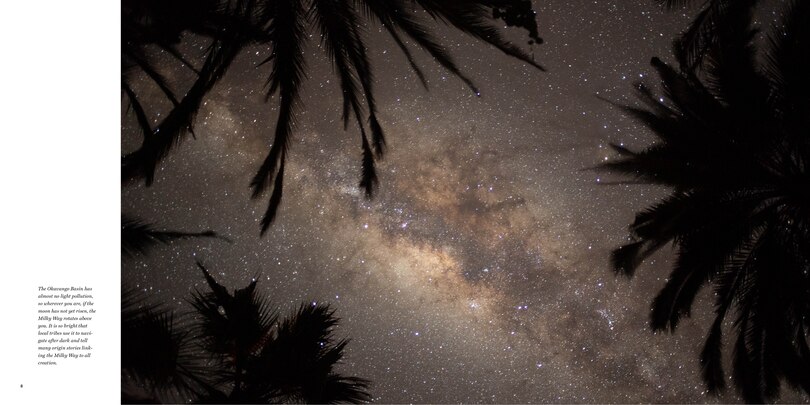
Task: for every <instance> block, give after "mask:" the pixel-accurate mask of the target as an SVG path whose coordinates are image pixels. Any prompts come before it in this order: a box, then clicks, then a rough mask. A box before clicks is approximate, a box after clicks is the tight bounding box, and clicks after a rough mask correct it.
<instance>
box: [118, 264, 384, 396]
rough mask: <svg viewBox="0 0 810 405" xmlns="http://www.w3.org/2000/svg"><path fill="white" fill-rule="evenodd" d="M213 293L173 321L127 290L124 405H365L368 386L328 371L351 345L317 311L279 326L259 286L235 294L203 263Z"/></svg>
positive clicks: (326, 314) (322, 310)
mask: <svg viewBox="0 0 810 405" xmlns="http://www.w3.org/2000/svg"><path fill="white" fill-rule="evenodd" d="M198 266H199V268H200V269H201V270H202V273H203V276H204V277H205V280H206V283H207V285H208V288H209V290H208V291H205V292H201V291H196V292H195V293H194V294H192V298H191V299H190V300H189V303H190V304H191V305H192V306H193V308H194V309H195V312H194V313H192V314H187V315H186V316H179V317H177V316H175V315H174V314H173V313H172V312H171V311H169V310H167V309H166V308H165V307H164V306H159V305H153V304H149V303H148V300H147V299H146V297H145V296H144V294H143V293H139V292H138V291H135V290H125V291H124V294H123V300H122V316H121V318H122V330H121V336H122V342H121V346H122V347H121V353H122V354H121V359H122V361H121V368H122V378H123V382H122V384H123V388H122V401H123V402H136V401H137V402H157V401H158V400H160V399H168V400H173V401H177V402H195V403H278V402H307V403H335V402H367V401H369V400H370V399H371V397H370V396H369V394H368V392H367V389H368V387H369V381H368V380H365V379H362V378H358V377H350V376H344V375H341V374H339V373H337V372H336V371H335V370H334V367H335V365H337V364H338V363H339V362H340V360H341V358H342V357H343V350H344V349H345V347H346V345H347V344H348V340H347V339H336V338H335V337H334V336H333V330H334V328H335V327H336V326H337V324H338V321H339V319H338V318H336V317H335V316H334V310H332V309H330V308H329V306H328V305H323V304H319V305H316V304H302V305H301V307H300V308H299V309H298V310H297V311H296V312H295V313H293V314H292V315H291V316H289V317H287V318H285V319H283V320H278V316H277V313H276V311H275V310H274V309H272V307H271V305H270V301H269V300H268V298H267V297H265V296H263V295H261V294H259V293H257V292H256V280H253V281H252V282H251V283H250V284H249V285H248V286H247V287H245V288H243V289H239V290H235V291H234V293H233V294H231V293H229V292H228V290H227V289H226V288H225V287H223V286H222V285H220V284H219V283H217V282H216V280H214V278H213V277H212V276H211V274H210V273H209V272H208V271H207V270H206V269H205V268H204V267H203V266H202V265H200V264H198Z"/></svg>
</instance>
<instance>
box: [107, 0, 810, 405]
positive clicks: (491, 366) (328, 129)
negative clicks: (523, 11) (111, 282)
mask: <svg viewBox="0 0 810 405" xmlns="http://www.w3.org/2000/svg"><path fill="white" fill-rule="evenodd" d="M535 10H537V12H538V24H539V27H540V34H541V36H543V38H544V40H545V43H544V44H542V45H534V46H533V48H531V51H532V52H533V54H534V56H535V58H536V60H537V61H538V62H540V63H541V64H543V65H544V67H546V68H547V69H548V72H540V71H538V70H536V69H533V68H532V67H530V66H527V65H526V64H524V63H521V62H520V61H517V60H513V59H510V58H508V57H506V56H504V55H502V54H501V53H499V52H498V51H497V50H495V49H493V48H491V47H488V46H485V45H483V44H481V43H477V42H474V41H473V40H472V39H470V38H468V37H465V36H463V35H461V34H458V33H456V32H452V31H451V30H448V29H444V28H440V29H439V31H438V32H439V33H440V34H441V37H442V43H443V44H445V45H446V46H448V48H450V50H451V52H452V53H453V55H454V56H455V57H456V58H457V61H458V63H459V65H460V66H461V68H462V71H464V72H465V73H467V74H468V75H469V76H470V77H471V78H472V79H473V80H474V81H475V82H476V84H477V85H478V87H479V89H480V93H481V94H480V97H478V96H476V94H473V93H472V92H471V91H470V90H469V89H468V88H467V87H466V86H465V85H464V83H463V82H461V81H460V80H458V79H456V78H455V77H453V76H452V75H450V74H449V73H448V72H445V71H443V70H442V69H441V67H440V66H439V65H438V64H436V63H435V62H433V61H432V60H431V59H430V58H429V57H428V56H427V55H426V54H423V53H420V52H419V51H417V50H416V49H415V48H413V49H414V54H415V55H416V56H417V59H418V61H419V63H420V65H421V66H422V67H423V69H424V71H425V73H426V76H427V79H428V82H429V86H430V88H429V91H425V90H424V89H423V88H422V87H421V84H420V83H419V81H418V80H417V78H416V76H415V74H414V73H413V72H412V71H411V70H410V68H409V66H408V64H407V62H406V61H405V59H404V57H403V56H402V55H401V52H400V51H399V49H397V47H396V46H395V44H394V43H393V41H391V40H390V39H388V38H387V37H386V36H385V35H384V33H383V32H382V31H380V30H378V28H377V27H376V26H372V27H369V28H368V30H369V33H368V34H369V35H368V38H369V41H368V43H369V48H370V49H369V53H370V55H371V57H372V61H373V62H374V64H373V67H374V69H375V71H374V73H375V78H376V81H375V84H376V93H375V94H376V98H377V103H378V105H379V110H380V119H381V123H382V125H383V127H384V129H385V130H386V135H387V140H388V147H389V148H388V152H387V155H386V157H385V159H384V160H383V161H381V162H380V163H379V164H378V175H379V177H380V187H379V190H378V193H377V195H376V196H375V198H374V199H373V200H370V201H369V200H366V199H365V198H364V197H363V195H362V191H361V190H359V189H358V187H357V183H358V181H359V175H360V148H359V136H358V131H357V128H356V126H354V125H352V124H350V125H349V128H348V130H346V131H344V130H343V125H342V122H341V120H340V110H341V101H340V99H339V95H340V91H339V89H338V86H337V79H336V78H335V76H334V75H333V74H332V72H331V69H330V67H329V65H328V61H327V60H326V58H325V57H324V56H323V55H322V51H321V50H320V49H318V46H317V42H318V41H317V40H314V41H311V42H310V43H309V44H308V46H307V47H306V52H307V57H308V58H309V62H308V63H309V67H310V69H309V78H308V80H307V81H306V83H305V85H304V95H303V103H304V108H303V109H302V112H301V114H300V115H299V116H298V125H297V128H296V130H295V133H294V136H293V142H292V148H291V150H290V156H289V160H288V166H287V169H286V178H285V192H284V193H285V194H284V200H283V202H282V205H281V209H280V212H279V217H278V219H277V221H276V223H275V224H274V225H273V226H272V227H271V228H270V230H269V231H268V233H267V234H266V235H265V237H264V238H259V221H260V219H261V215H262V214H263V212H264V209H265V205H264V204H265V203H266V201H265V200H261V199H259V200H251V199H250V198H249V197H250V192H249V189H248V184H249V181H250V179H251V177H252V175H253V173H254V171H255V170H256V169H257V168H258V166H259V165H260V163H261V161H262V159H263V158H264V156H265V154H266V152H267V150H268V149H269V146H270V142H271V139H272V129H273V126H274V125H275V114H276V109H275V103H276V101H275V100H274V99H271V100H270V101H269V102H268V103H265V102H264V90H263V88H262V83H263V80H264V78H265V75H266V71H265V70H262V68H255V67H254V66H255V64H256V63H258V62H260V61H261V60H263V59H264V58H265V57H266V53H265V50H263V49H255V50H250V51H248V52H245V53H244V54H243V55H242V57H240V59H238V60H237V63H236V64H235V65H234V66H232V67H231V70H230V71H229V73H228V74H227V75H226V77H225V79H223V81H221V82H220V83H219V84H218V85H217V86H216V87H215V88H214V90H213V91H212V93H211V94H210V95H209V97H208V98H207V101H206V103H205V105H204V106H203V108H202V110H201V111H200V113H199V115H198V117H197V121H196V126H195V132H196V139H189V140H187V141H186V142H184V143H183V144H182V145H181V146H180V147H178V148H177V150H176V151H175V152H174V153H173V154H172V155H170V156H169V158H167V159H166V161H165V162H164V163H163V164H162V165H161V166H160V167H159V170H158V175H157V178H156V181H155V184H154V185H153V186H152V187H149V188H145V187H143V186H141V185H138V186H130V187H126V188H124V189H123V191H122V201H123V207H122V209H123V210H124V211H125V212H129V213H133V214H136V215H138V216H140V217H142V218H145V219H149V220H150V221H154V222H156V223H159V224H161V225H164V226H166V227H171V228H175V229H185V230H202V229H213V230H216V231H217V232H219V233H222V234H224V235H226V236H228V237H229V238H230V239H232V241H233V243H231V244H229V243H225V242H223V241H220V240H191V241H183V242H178V243H174V244H172V245H171V246H166V247H160V248H157V249H155V250H154V252H153V253H152V254H151V255H150V256H148V257H145V258H144V257H140V258H136V259H134V260H130V261H126V262H124V264H123V270H122V279H123V281H124V282H125V283H128V284H130V285H136V286H137V287H138V288H142V289H144V290H145V291H148V292H150V293H151V294H152V295H153V296H154V297H155V299H158V300H164V301H169V302H172V303H174V305H176V306H177V308H179V309H181V310H183V309H184V308H185V309H189V308H188V304H187V303H185V302H184V301H183V299H184V298H185V297H187V296H188V294H189V292H190V291H192V290H193V288H194V287H195V286H196V287H202V286H203V284H204V280H203V279H202V277H201V276H200V274H199V272H198V271H197V270H196V268H195V265H194V260H195V259H200V260H201V261H202V262H203V263H204V264H205V265H206V267H207V268H209V269H210V270H211V271H212V273H213V274H214V276H215V277H218V278H219V280H220V281H221V283H222V284H223V285H226V286H228V287H229V288H237V287H243V286H244V285H246V284H247V283H248V282H249V281H250V280H251V278H253V277H257V278H259V280H260V282H259V284H258V288H260V289H262V290H263V291H264V292H266V293H267V294H268V295H269V296H270V297H271V298H272V300H273V302H274V303H275V304H276V305H278V306H280V307H281V308H282V313H286V312H288V311H290V310H292V309H293V308H295V307H296V306H297V305H298V304H299V303H300V302H329V303H331V304H332V305H334V308H336V309H337V315H338V316H339V317H340V318H341V319H342V320H341V324H340V326H339V328H338V330H337V332H338V335H340V336H345V337H350V338H351V343H350V344H349V345H348V347H347V349H346V351H347V357H346V358H345V360H344V365H343V366H342V367H343V370H344V371H345V372H346V373H348V374H353V375H358V376H361V377H364V378H368V379H370V380H371V381H372V382H373V386H372V388H371V392H372V394H373V396H374V400H375V402H382V403H400V402H430V403H446V402H473V403H491V402H497V403H524V402H588V403H592V402H738V401H739V398H738V397H737V396H736V394H735V393H734V392H733V391H731V392H729V393H727V394H725V395H724V396H721V397H719V398H714V397H710V396H707V395H706V393H705V388H704V386H703V384H702V382H701V380H700V365H699V363H698V360H697V354H698V353H699V351H700V345H701V343H702V337H703V334H704V333H705V329H706V328H707V327H708V323H707V321H708V320H709V319H710V318H711V309H710V308H711V307H710V304H709V300H708V298H709V293H710V291H703V293H702V294H701V295H700V296H699V298H698V301H697V302H696V305H695V311H694V313H693V317H692V318H689V319H686V320H685V321H683V322H682V324H681V325H680V326H679V328H678V331H677V332H676V333H675V334H674V335H663V334H653V333H652V332H651V331H650V330H649V327H648V323H647V316H648V312H649V305H650V302H651V300H652V298H653V297H654V295H655V293H656V291H657V290H658V289H659V288H660V287H661V286H662V285H663V282H664V277H666V275H667V274H668V270H669V269H670V265H671V262H670V259H671V258H670V256H669V255H668V254H659V255H656V256H653V257H652V259H650V260H648V261H646V262H645V264H644V265H643V266H642V268H641V269H640V270H639V272H638V274H637V276H636V277H635V278H634V279H632V280H627V279H624V278H621V277H615V276H614V275H613V273H612V271H611V270H610V268H609V263H608V258H609V252H610V250H611V249H612V248H615V247H617V246H619V245H620V244H621V243H622V242H623V241H625V240H626V233H627V232H626V226H627V224H629V223H630V222H631V221H632V218H633V216H634V213H635V212H636V211H638V210H639V209H641V208H643V207H645V206H647V205H648V204H650V203H651V202H653V201H655V200H656V199H657V198H660V197H661V196H663V195H665V193H666V190H664V189H661V188H656V187H652V186H642V185H605V184H601V183H605V182H610V181H612V180H616V179H615V178H610V177H608V176H606V175H605V174H604V173H602V172H598V171H594V170H588V168H590V167H593V166H595V165H597V164H599V163H600V162H603V161H605V160H607V159H610V158H611V157H612V156H613V154H612V152H611V150H610V148H609V147H608V144H609V143H611V142H616V143H623V144H626V145H628V146H630V147H640V146H644V145H647V144H649V143H650V142H651V141H652V139H653V138H652V136H651V134H649V133H647V132H646V130H644V129H642V128H641V127H640V126H638V125H637V124H635V123H634V122H633V121H632V120H630V119H629V118H628V117H626V116H623V115H622V113H621V112H620V111H619V110H618V109H617V108H615V107H613V106H611V105H610V104H609V103H607V102H605V101H603V100H601V99H600V97H603V98H606V99H609V100H614V101H617V102H620V103H633V102H634V100H633V97H632V94H633V83H635V82H638V81H646V82H647V83H650V84H654V83H655V75H654V72H653V69H652V68H651V67H650V66H649V60H650V58H651V57H652V56H660V57H662V58H663V59H664V60H668V61H669V60H671V59H672V58H671V56H670V52H669V49H670V44H671V40H672V38H674V36H675V35H676V34H677V33H678V32H679V31H680V30H681V29H682V28H684V27H686V25H687V24H688V22H689V21H690V20H691V17H692V12H693V11H694V10H685V11H683V12H680V11H673V12H666V11H664V10H662V9H660V8H659V7H658V6H657V4H656V3H655V2H653V1H646V0H644V1H635V2H619V1H578V2H569V1H542V2H535ZM510 35H513V36H512V37H510V38H514V40H515V41H523V42H522V43H523V44H525V41H526V38H524V36H523V35H525V34H524V33H523V32H517V31H516V32H514V33H511V34H510ZM195 46H196V44H195ZM199 46H203V45H202V44H200V45H199ZM526 47H527V49H529V48H528V45H526ZM173 72H174V73H173V74H176V75H178V76H180V75H182V74H183V72H182V68H179V67H178V68H176V70H175V71H173ZM170 73H171V71H170ZM155 95H156V97H155V99H158V98H159V97H158V96H159V95H158V94H157V93H155ZM130 118H131V117H125V118H124V120H123V122H122V125H123V135H124V136H123V138H124V139H123V142H122V144H123V145H122V147H123V149H124V151H128V150H131V148H133V147H134V146H135V145H136V144H135V142H136V141H137V140H138V136H139V135H138V132H137V128H136V125H135V122H134V120H130ZM156 119H157V118H156ZM795 395H797V394H795V393H793V392H790V391H785V392H784V393H783V397H784V399H785V400H788V401H791V400H792V401H806V400H807V398H800V397H795V398H794V397H792V396H795Z"/></svg>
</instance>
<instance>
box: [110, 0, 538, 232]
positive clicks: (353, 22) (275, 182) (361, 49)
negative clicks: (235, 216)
mask: <svg viewBox="0 0 810 405" xmlns="http://www.w3.org/2000/svg"><path fill="white" fill-rule="evenodd" d="M416 9H421V10H422V11H424V13H422V14H425V15H428V16H430V17H432V18H433V19H434V20H437V21H440V22H442V23H446V24H449V25H450V26H452V27H454V28H456V29H458V30H459V31H462V32H464V33H466V34H469V35H471V36H473V37H475V38H476V39H478V40H481V41H483V42H486V43H489V44H491V45H493V46H494V47H496V48H497V49H499V50H501V51H502V52H504V53H505V54H507V55H509V56H511V57H514V58H517V59H520V60H522V61H525V62H527V63H529V64H530V65H532V66H534V67H536V68H538V69H542V67H541V66H540V65H539V64H537V63H536V62H535V61H534V60H533V58H532V57H531V56H529V55H528V54H527V53H526V52H524V51H523V50H522V49H520V48H519V47H517V46H515V45H514V44H512V43H510V42H509V41H507V40H506V39H505V38H504V37H503V36H502V34H501V32H500V30H499V29H498V28H497V26H496V24H497V21H498V20H502V21H503V22H504V23H506V25H508V26H515V27H520V28H523V29H525V30H526V31H528V34H529V37H530V38H531V41H530V43H535V42H536V43H540V42H542V41H541V39H540V37H539V36H538V30H537V24H536V22H535V19H534V14H535V13H534V10H532V8H531V2H530V1H528V0H476V1H454V0H360V1H354V0H307V1H302V0H206V1H204V2H201V4H200V5H199V6H198V5H197V4H196V2H189V1H188V0H165V1H156V0H151V1H146V2H141V1H136V0H126V1H124V4H123V7H122V19H123V21H122V27H123V28H122V37H123V38H122V88H123V95H124V96H126V97H127V99H128V100H129V106H130V107H131V110H132V111H133V112H134V115H135V117H136V119H137V122H138V124H139V126H140V128H141V132H142V133H143V143H142V145H141V147H140V148H139V149H138V150H136V151H134V152H132V153H129V154H127V155H126V156H124V157H123V160H122V176H123V181H124V182H128V181H131V180H135V179H143V180H144V181H145V182H146V184H147V185H149V184H151V183H152V181H154V173H155V168H156V167H157V165H158V164H159V163H160V161H161V160H162V159H163V158H164V157H165V156H166V155H167V154H168V153H169V152H170V151H171V149H172V148H173V147H174V146H175V145H177V144H178V143H179V142H181V141H182V140H183V139H184V138H185V136H186V135H187V134H188V133H192V135H193V132H192V124H193V121H194V117H195V115H196V113H197V111H198V110H199V108H200V106H201V105H202V101H203V99H204V97H205V95H206V94H207V93H208V92H209V91H210V90H211V89H212V88H213V86H214V85H215V84H216V83H217V81H218V80H219V79H220V78H221V77H222V76H223V75H224V74H225V72H226V71H227V69H228V67H229V66H230V65H231V63H232V62H233V60H234V58H235V57H236V56H237V55H238V54H239V53H240V52H241V50H242V49H244V48H245V47H246V46H249V45H253V44H260V45H268V49H270V54H269V55H268V56H267V58H266V59H265V60H264V61H263V62H262V63H260V65H265V64H266V65H268V66H269V73H268V76H267V80H266V86H267V94H266V97H267V99H269V98H270V97H272V96H277V100H278V103H279V110H278V118H277V123H276V127H275V130H274V134H273V144H272V147H271V148H270V150H269V152H268V154H267V157H266V158H265V160H264V162H263V163H262V165H261V167H260V168H259V170H258V171H257V173H256V175H255V176H254V177H253V180H252V181H251V188H252V189H253V197H254V198H257V197H259V196H261V195H263V194H264V193H265V192H266V191H268V190H272V193H271V197H270V200H269V204H268V207H267V210H266V212H265V214H264V216H263V218H262V221H261V232H262V234H263V233H264V232H266V231H267V229H268V227H269V226H270V224H271V223H272V222H273V220H274V219H275V216H276V213H277V212H278V208H279V205H280V203H281V199H282V189H283V176H284V166H285V162H286V159H287V151H288V149H289V146H290V139H291V136H292V134H293V131H294V128H295V121H296V116H297V113H298V111H299V110H300V109H301V108H302V105H301V102H300V99H299V98H300V97H299V92H300V85H301V83H302V82H303V80H304V79H305V78H306V61H305V59H304V55H305V53H304V49H305V46H306V42H307V39H308V37H310V36H311V35H310V33H314V34H315V36H316V37H318V38H320V45H321V47H322V48H323V49H324V50H325V52H326V53H327V55H328V57H329V59H330V60H331V62H332V65H333V67H334V70H335V73H336V74H337V76H338V78H339V82H340V87H341V91H342V94H343V114H342V118H343V125H344V129H346V128H348V125H349V121H350V120H351V119H353V120H354V122H355V123H356V125H357V128H358V132H359V135H360V149H361V152H362V159H361V160H362V170H361V180H360V183H359V185H360V187H361V188H362V189H363V190H364V191H365V194H366V196H368V197H371V196H373V194H374V189H375V187H376V185H377V183H378V179H377V175H376V171H375V161H376V160H377V159H380V158H381V157H382V156H383V153H384V147H385V135H384V131H383V128H382V125H381V124H380V122H379V120H378V117H377V105H376V103H375V99H374V91H373V84H374V79H373V77H374V76H373V72H372V69H371V63H370V60H369V57H368V54H367V51H366V49H367V47H366V42H365V36H366V32H365V31H366V27H367V26H368V25H370V23H372V22H377V23H379V24H381V25H382V26H383V27H384V28H385V29H386V31H387V32H388V34H389V35H390V36H391V38H392V39H393V40H394V41H395V43H396V44H397V46H398V47H399V48H400V49H401V50H402V52H403V53H404V55H405V57H406V59H407V60H408V62H409V63H410V65H411V67H412V68H413V70H414V72H415V73H416V76H417V77H418V78H419V80H420V81H421V82H422V84H423V85H425V87H427V81H426V79H425V76H424V74H423V72H422V71H421V69H420V68H419V66H418V65H417V64H416V62H415V59H414V58H413V55H412V54H411V52H410V50H409V48H408V46H407V44H406V42H405V40H404V37H407V38H409V39H410V40H411V41H412V42H413V43H415V44H416V45H418V47H420V48H422V49H424V50H425V51H426V52H428V53H429V54H430V55H431V56H432V57H433V58H434V59H435V60H436V61H437V62H438V63H439V64H441V65H442V66H443V67H444V68H446V69H447V70H448V71H449V72H451V73H452V74H453V75H455V76H457V77H458V78H460V79H461V80H462V81H463V82H464V83H466V84H467V85H468V86H469V87H470V88H471V89H472V90H473V91H474V92H475V93H476V94H478V89H477V88H476V87H475V85H474V84H473V82H472V81H471V80H470V79H469V78H468V77H467V76H466V75H464V74H463V73H462V72H461V70H460V69H459V68H458V66H457V65H456V63H455V62H454V61H453V58H452V56H451V55H450V53H449V52H448V51H447V49H445V48H444V47H443V46H442V45H440V44H439V43H438V41H437V40H436V39H435V36H434V34H433V33H432V32H431V30H430V29H429V28H427V25H426V21H425V20H426V19H425V18H424V17H421V16H420V13H417V11H416ZM192 10H193V11H192ZM185 11H189V12H188V13H184V12H185ZM183 33H191V34H193V35H196V36H201V37H207V38H210V41H211V45H210V46H209V47H208V49H207V50H206V53H205V57H204V63H203V64H202V66H201V67H200V68H199V69H196V68H193V67H192V66H191V63H190V62H188V61H187V59H186V58H185V57H184V56H183V55H182V54H181V52H179V51H178V50H177V48H178V47H177V43H178V41H179V40H180V39H181V34H183ZM150 47H152V48H158V49H160V50H162V51H164V52H166V53H168V54H169V55H171V56H172V57H174V59H176V60H177V61H178V62H179V63H183V64H184V65H185V66H188V67H189V69H190V70H193V71H194V73H195V75H196V81H195V82H194V84H193V85H192V86H191V88H190V89H189V90H188V91H187V92H186V93H185V96H184V97H182V99H180V98H179V97H177V96H176V95H175V93H174V92H173V90H172V89H171V87H172V86H171V85H170V83H168V82H167V80H166V79H165V77H163V76H161V75H160V74H159V73H158V72H159V69H158V68H157V67H156V66H155V63H153V62H152V61H151V60H150V59H149V58H148V57H147V56H146V54H147V53H146V52H145V49H147V48H150ZM134 70H140V71H142V72H144V73H145V74H146V75H147V76H148V77H149V78H150V79H151V80H152V82H154V83H155V85H157V86H158V88H160V89H161V91H163V93H164V94H165V95H166V97H167V98H168V99H169V100H170V101H171V103H172V105H173V107H172V109H171V111H170V112H169V113H168V114H167V115H165V118H164V119H163V120H162V121H161V122H160V123H159V124H158V125H157V126H156V127H154V128H153V127H152V126H151V125H150V123H149V117H148V114H147V112H146V111H145V108H144V106H143V103H142V102H141V101H140V100H139V98H138V97H137V95H136V93H135V91H134V90H133V87H134V86H132V85H131V83H130V77H131V76H132V71H134Z"/></svg>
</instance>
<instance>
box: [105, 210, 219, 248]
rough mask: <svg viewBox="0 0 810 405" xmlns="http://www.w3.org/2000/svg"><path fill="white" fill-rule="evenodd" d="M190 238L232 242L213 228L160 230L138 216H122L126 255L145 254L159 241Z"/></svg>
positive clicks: (122, 242)
mask: <svg viewBox="0 0 810 405" xmlns="http://www.w3.org/2000/svg"><path fill="white" fill-rule="evenodd" d="M189 238H216V239H222V240H224V241H226V242H230V240H229V239H228V238H226V237H224V236H222V235H219V234H218V233H216V232H214V231H211V230H207V231H202V232H182V231H158V230H155V229H154V226H153V225H152V224H148V223H146V222H144V221H142V220H140V219H138V218H135V217H132V216H128V215H122V216H121V254H122V255H123V256H124V257H133V256H136V255H139V254H145V253H146V252H148V251H149V249H151V248H152V247H153V246H154V245H157V244H159V243H163V244H168V243H170V242H171V241H173V240H178V239H189Z"/></svg>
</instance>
